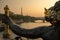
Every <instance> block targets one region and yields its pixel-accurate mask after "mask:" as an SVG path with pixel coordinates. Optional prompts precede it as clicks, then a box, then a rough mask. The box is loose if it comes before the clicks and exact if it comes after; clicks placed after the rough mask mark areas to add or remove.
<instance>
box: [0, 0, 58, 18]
mask: <svg viewBox="0 0 60 40" xmlns="http://www.w3.org/2000/svg"><path fill="white" fill-rule="evenodd" d="M56 1H58V0H0V13H3V8H4V6H5V5H6V4H7V5H9V8H10V10H11V11H13V12H14V13H17V14H20V12H21V10H20V9H21V7H22V8H23V14H24V15H30V16H37V17H40V16H44V8H45V7H46V8H49V7H51V6H53V5H54V4H55V2H56Z"/></svg>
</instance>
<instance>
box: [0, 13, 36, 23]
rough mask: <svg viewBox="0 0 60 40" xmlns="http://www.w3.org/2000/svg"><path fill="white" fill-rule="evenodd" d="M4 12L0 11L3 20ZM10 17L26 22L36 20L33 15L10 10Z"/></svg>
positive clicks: (0, 18) (0, 17)
mask: <svg viewBox="0 0 60 40" xmlns="http://www.w3.org/2000/svg"><path fill="white" fill-rule="evenodd" d="M3 16H4V14H2V13H0V20H2V18H3ZM10 17H11V18H12V19H13V20H21V19H22V20H24V21H25V22H28V21H34V19H35V18H34V17H31V16H23V15H18V14H14V13H13V12H10Z"/></svg>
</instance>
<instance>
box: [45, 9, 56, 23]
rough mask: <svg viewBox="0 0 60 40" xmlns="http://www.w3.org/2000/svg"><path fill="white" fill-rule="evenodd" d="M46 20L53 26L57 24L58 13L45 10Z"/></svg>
mask: <svg viewBox="0 0 60 40" xmlns="http://www.w3.org/2000/svg"><path fill="white" fill-rule="evenodd" d="M45 19H46V21H48V22H50V23H51V24H54V23H56V22H57V13H56V11H54V10H51V9H46V8H45Z"/></svg>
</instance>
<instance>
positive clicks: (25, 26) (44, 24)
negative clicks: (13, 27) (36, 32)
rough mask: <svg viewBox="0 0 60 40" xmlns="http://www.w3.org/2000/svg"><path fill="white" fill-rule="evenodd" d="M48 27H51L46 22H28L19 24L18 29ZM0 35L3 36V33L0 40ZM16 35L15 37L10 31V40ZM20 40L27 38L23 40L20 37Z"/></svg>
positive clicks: (39, 39)
mask: <svg viewBox="0 0 60 40" xmlns="http://www.w3.org/2000/svg"><path fill="white" fill-rule="evenodd" d="M49 25H51V24H50V23H48V22H45V23H43V22H42V21H39V22H38V21H37V22H35V23H33V22H28V23H22V24H20V27H22V28H25V29H32V28H36V27H42V26H49ZM2 34H3V32H2V33H0V37H1V38H2ZM16 36H17V35H15V34H14V33H13V32H12V31H11V38H15V37H16ZM1 38H0V39H1ZM22 39H23V40H26V39H27V38H24V37H22ZM29 40H32V39H29ZM34 40H42V39H41V38H38V39H34Z"/></svg>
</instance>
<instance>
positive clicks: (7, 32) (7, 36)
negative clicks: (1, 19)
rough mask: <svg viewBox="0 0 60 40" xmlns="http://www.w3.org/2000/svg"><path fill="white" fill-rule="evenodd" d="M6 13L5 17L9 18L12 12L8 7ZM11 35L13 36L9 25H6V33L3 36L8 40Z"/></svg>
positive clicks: (5, 9) (5, 8)
mask: <svg viewBox="0 0 60 40" xmlns="http://www.w3.org/2000/svg"><path fill="white" fill-rule="evenodd" d="M4 11H5V15H7V16H9V12H10V11H9V8H8V5H6V6H5V7H4ZM10 35H11V33H10V29H9V25H6V27H5V32H4V34H3V38H7V39H8V38H9V37H10Z"/></svg>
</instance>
